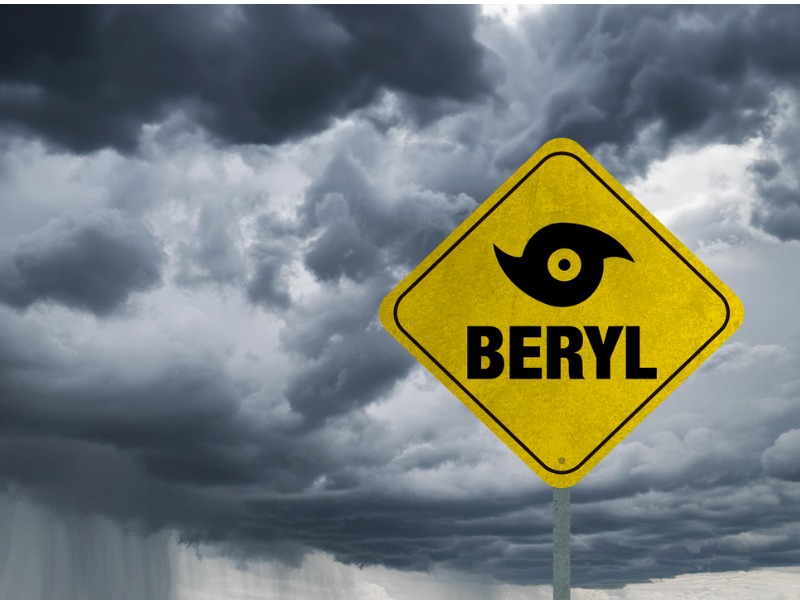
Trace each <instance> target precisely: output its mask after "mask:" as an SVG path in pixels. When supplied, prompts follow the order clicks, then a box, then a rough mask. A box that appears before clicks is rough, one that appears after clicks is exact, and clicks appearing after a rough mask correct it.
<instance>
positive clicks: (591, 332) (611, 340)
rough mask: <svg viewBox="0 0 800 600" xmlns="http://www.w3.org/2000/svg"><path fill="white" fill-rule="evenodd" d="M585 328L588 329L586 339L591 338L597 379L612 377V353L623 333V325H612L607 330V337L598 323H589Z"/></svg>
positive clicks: (590, 343)
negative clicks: (602, 334)
mask: <svg viewBox="0 0 800 600" xmlns="http://www.w3.org/2000/svg"><path fill="white" fill-rule="evenodd" d="M584 329H585V330H586V339H588V340H589V345H590V346H591V347H592V352H594V357H595V363H596V365H597V379H611V355H612V354H613V353H614V348H616V347H617V342H618V341H619V337H620V336H621V335H622V327H621V326H620V325H610V326H609V328H608V331H606V339H603V338H602V337H601V335H600V328H599V327H597V326H596V325H587V326H586V327H584Z"/></svg>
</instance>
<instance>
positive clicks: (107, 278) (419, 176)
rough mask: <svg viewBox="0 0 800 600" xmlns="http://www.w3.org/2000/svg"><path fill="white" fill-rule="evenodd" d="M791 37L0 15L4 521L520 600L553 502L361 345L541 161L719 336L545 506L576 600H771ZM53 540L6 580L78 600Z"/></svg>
mask: <svg viewBox="0 0 800 600" xmlns="http://www.w3.org/2000/svg"><path fill="white" fill-rule="evenodd" d="M798 30H800V10H798V9H796V8H775V7H725V8H719V7H706V8H694V7H684V6H681V7H669V8H641V7H575V8H571V7H560V6H559V7H546V8H542V9H537V10H530V11H520V10H512V11H502V10H499V9H492V10H481V9H478V8H463V7H437V8H428V7H394V8H362V7H291V8H287V7H263V8H258V7H245V8H238V7H233V6H225V7H202V8H196V7H193V8H189V7H169V8H165V7H111V8H108V7H84V8H72V7H70V8H66V7H65V8H59V7H34V8H14V7H3V8H2V9H0V207H1V208H0V211H1V212H0V214H1V215H2V218H0V486H2V489H3V490H4V491H5V495H6V498H5V499H4V500H3V501H4V502H5V503H11V504H7V506H18V507H19V506H28V505H30V506H36V507H37V508H36V509H35V510H43V511H49V512H48V514H53V515H57V516H56V517H53V518H55V519H66V520H67V521H69V519H79V518H85V519H103V523H109V524H110V525H108V527H113V526H116V525H113V524H117V525H119V526H120V527H121V526H122V525H123V524H127V525H128V526H129V527H132V530H133V531H135V532H136V536H139V537H140V538H141V540H142V544H145V545H144V546H141V547H137V548H139V550H137V552H142V553H145V554H146V555H147V556H150V557H153V556H156V557H158V556H160V555H159V554H158V553H159V552H162V553H164V554H165V555H166V554H169V553H170V552H175V551H176V550H175V549H174V547H173V546H174V540H180V542H181V543H184V544H185V543H190V544H197V545H200V546H202V547H203V548H206V549H208V550H207V551H208V552H211V553H218V554H219V555H224V556H229V557H233V558H234V559H236V560H239V559H253V561H255V562H258V561H266V563H265V564H267V563H268V564H275V565H286V566H289V567H294V566H298V565H302V564H306V565H308V564H311V565H312V566H311V567H304V568H310V569H312V570H313V568H315V567H314V565H317V567H318V568H323V567H320V566H319V565H320V564H323V563H324V565H331V564H340V565H363V566H369V567H374V568H379V569H385V570H386V572H392V573H394V572H400V571H402V572H416V573H450V574H461V575H463V576H464V577H465V578H466V577H467V575H468V580H469V581H471V582H472V581H474V582H476V583H475V585H478V582H479V583H480V585H489V584H497V585H506V586H515V585H529V584H546V583H548V582H549V581H550V577H551V571H550V569H551V558H550V552H551V548H550V540H551V514H550V501H551V495H552V494H551V489H550V488H549V487H547V486H546V485H545V484H543V483H542V482H541V481H540V480H539V479H538V478H537V477H536V475H534V474H533V473H532V472H531V471H530V470H529V469H528V468H527V467H526V466H525V465H524V464H523V463H522V462H521V461H519V459H517V458H516V456H514V455H513V454H512V453H511V452H510V451H509V450H508V449H507V448H505V446H503V445H502V444H501V443H500V442H499V441H498V440H497V439H495V438H494V436H493V435H492V434H491V433H490V432H489V431H488V430H487V429H485V427H484V426H483V425H482V424H480V423H479V422H478V421H477V420H476V419H475V418H474V417H473V416H472V415H471V414H470V413H469V412H468V411H467V409H466V408H464V407H463V406H462V405H461V403H460V402H459V401H458V400H456V399H455V398H454V397H452V396H451V395H450V394H449V393H448V392H447V391H446V390H445V389H444V387H443V386H441V385H440V384H439V383H438V382H436V381H435V380H434V378H433V377H432V376H431V375H429V374H428V373H426V372H424V371H423V370H422V369H421V367H419V366H417V365H416V363H415V362H414V361H413V359H412V358H411V357H410V356H409V355H408V354H407V353H406V352H405V350H403V349H402V348H401V347H400V345H399V344H398V343H397V342H396V341H394V340H393V339H392V338H391V337H390V336H389V335H388V334H387V333H386V332H385V331H384V330H383V328H382V327H381V325H380V324H379V321H378V317H377V310H378V304H379V303H380V301H381V299H382V298H383V297H384V296H385V295H386V293H387V292H388V290H389V289H391V287H392V286H393V285H394V284H395V283H396V282H397V281H398V280H399V279H400V278H401V277H403V276H404V275H405V274H406V273H408V272H409V271H410V269H411V268H413V266H415V265H416V264H417V263H418V262H419V261H420V260H421V259H422V258H423V257H424V256H425V255H426V254H427V253H428V252H430V251H431V250H432V249H433V248H434V247H435V246H436V245H437V244H438V243H439V242H440V241H441V240H442V239H443V238H444V237H445V236H446V235H447V234H448V233H449V232H450V231H452V229H453V228H454V227H455V226H456V225H458V224H459V223H460V222H461V221H462V220H463V219H464V218H465V217H466V216H467V215H468V214H469V213H470V212H471V211H472V210H473V209H474V208H475V207H476V206H477V205H478V204H479V203H481V202H482V201H483V200H484V199H485V198H486V197H487V196H488V195H489V194H490V193H491V192H492V191H493V190H494V189H495V188H496V187H497V186H498V185H500V184H501V183H502V182H503V181H504V180H505V179H506V178H507V177H508V176H509V175H510V174H511V173H513V171H514V170H516V168H517V167H518V166H519V165H520V164H521V163H522V162H523V161H524V160H525V159H527V158H528V156H530V155H531V154H532V153H533V152H534V151H535V150H536V149H537V148H538V147H539V146H540V145H541V144H542V143H544V142H545V141H547V140H548V139H550V138H552V137H560V136H563V137H570V138H572V139H575V140H576V141H577V142H579V143H580V144H582V145H583V146H584V147H585V148H586V149H587V150H589V152H591V153H592V154H593V155H594V156H595V157H596V158H597V159H598V160H599V161H600V162H601V163H602V164H603V165H604V166H605V167H606V168H607V169H608V170H609V171H610V172H612V173H613V174H614V175H615V176H616V177H617V178H618V179H619V180H620V181H621V182H623V184H624V185H626V187H628V189H629V190H631V191H632V192H633V193H634V195H635V196H636V197H637V198H638V199H639V200H640V201H641V202H642V203H643V204H644V205H645V206H646V207H648V208H649V209H650V210H651V211H652V212H653V213H655V214H656V216H658V217H659V218H660V219H662V220H663V221H664V222H665V224H666V225H667V226H668V227H669V228H670V229H671V230H672V231H674V232H675V234H676V235H677V236H678V237H679V238H680V239H681V240H682V241H683V242H684V243H685V244H686V245H687V246H689V247H690V248H691V249H692V250H693V251H694V252H696V253H697V254H698V256H699V257H700V258H701V259H702V260H703V261H704V262H706V264H708V265H709V266H710V268H711V269H712V270H713V271H714V272H716V273H717V274H718V275H719V276H720V278H721V279H722V280H723V281H725V282H726V284H728V286H729V287H730V288H731V289H732V290H733V291H734V292H735V293H736V294H737V295H738V296H739V297H740V298H741V299H742V301H743V303H744V307H745V315H746V316H745V322H744V325H743V326H742V328H741V329H740V330H739V332H738V333H737V334H736V335H735V336H734V337H733V338H732V339H731V341H730V342H728V343H727V344H726V345H725V346H724V347H723V348H722V349H721V350H720V351H719V352H718V353H717V354H716V355H715V356H714V357H712V359H711V360H710V361H709V362H708V363H707V364H706V365H705V366H704V367H702V368H701V369H700V370H699V371H698V372H697V373H695V374H694V375H692V376H691V377H690V379H689V380H688V381H687V382H686V383H685V384H684V385H683V386H681V388H679V390H678V391H677V392H676V393H675V394H673V396H671V397H670V398H669V399H668V400H666V401H665V402H664V404H663V405H662V406H661V407H659V408H658V409H657V410H656V411H655V412H654V413H653V414H652V415H651V416H650V417H649V418H648V420H647V421H645V423H644V424H643V425H642V426H641V427H640V428H639V429H637V430H636V431H635V432H634V433H633V434H632V435H631V436H629V437H628V438H627V439H626V441H625V442H624V443H622V444H621V445H620V446H619V447H618V448H616V449H615V450H614V451H613V452H612V453H611V454H610V455H609V456H608V457H607V458H606V459H604V461H603V462H602V463H601V464H600V465H599V466H598V467H597V469H596V470H595V471H593V472H592V473H591V474H590V475H589V476H588V477H587V478H586V479H585V480H583V481H582V482H581V483H580V484H579V485H578V486H576V487H575V488H574V490H573V494H572V497H573V534H574V537H573V571H572V573H573V581H575V583H576V585H581V586H583V587H591V588H599V587H620V586H623V585H626V584H636V583H639V582H646V581H647V580H649V579H651V578H669V577H674V576H678V575H685V574H691V573H698V572H702V573H705V572H721V571H731V570H747V569H753V568H761V567H769V568H782V567H787V566H797V565H800V541H798V540H800V379H799V378H798V376H797V372H796V368H795V367H796V364H797V358H798V352H800V347H798V342H799V341H800V318H798V312H797V310H798V309H797V306H798V302H797V297H798V293H800V278H799V277H797V275H796V273H797V269H798V265H800V243H799V240H800V169H799V168H798V164H799V163H798V161H800V47H799V46H798V43H797V31H798ZM20 502H21V503H23V504H22V505H19V504H15V503H20ZM3 506H6V504H4V505H3ZM9 510H10V512H8V511H6V513H3V514H7V515H11V516H9V517H8V518H0V525H2V526H3V527H4V528H5V529H4V531H11V529H9V528H10V527H12V525H10V523H14V522H15V519H14V518H12V517H13V516H14V515H15V514H16V515H19V514H23V513H24V510H34V509H33V508H29V509H23V508H18V509H17V510H16V512H14V510H11V509H9ZM21 511H22V512H21ZM0 512H2V511H0ZM25 514H27V513H25ZM36 514H39V513H36ZM0 516H2V515H0ZM46 521H47V519H45V518H44V517H42V518H41V519H39V520H36V519H33V520H31V519H28V521H25V520H24V519H23V524H24V523H29V524H30V523H34V522H35V523H40V525H37V526H41V527H45V525H42V523H44V522H46ZM47 522H49V521H47ZM69 522H71V523H74V521H69ZM3 524H5V525H3ZM22 526H23V525H17V527H22ZM31 526H32V527H33V525H31ZM78 529H80V527H78V526H77V525H75V526H74V527H73V528H72V529H70V527H66V529H64V530H63V531H62V530H59V531H62V533H60V534H59V535H60V536H62V538H63V539H64V540H67V541H65V542H64V544H63V545H62V546H55V547H50V548H48V549H47V552H48V553H49V554H47V559H46V560H44V559H42V560H39V561H38V562H36V561H34V563H30V564H35V565H39V566H38V567H35V568H34V567H29V568H30V569H32V570H33V571H32V574H31V575H30V577H32V578H37V577H38V578H40V579H41V578H45V579H46V578H47V577H51V578H52V577H56V574H57V573H61V574H62V575H63V576H64V577H66V579H64V581H67V582H72V583H64V584H63V585H65V586H66V585H73V586H76V585H78V583H76V582H78V581H94V580H93V579H91V577H88V576H87V575H86V573H88V572H89V571H91V570H92V568H94V567H93V561H92V560H90V559H89V558H86V557H87V556H91V552H96V549H95V550H91V547H92V544H91V543H90V542H89V541H90V540H93V539H96V537H92V536H94V535H95V534H94V533H93V534H91V535H89V534H87V533H86V532H83V533H80V532H78V531H77V530H78ZM15 531H17V533H18V535H20V536H22V538H24V537H25V535H26V534H25V532H24V531H21V530H19V529H17V530H15ZM20 531H21V533H20ZM92 531H94V530H92ZM98 535H99V534H98ZM87 536H88V537H87ZM101 537H102V536H101ZM22 538H20V539H22ZM62 538H59V539H62ZM7 539H13V538H12V537H7ZM104 539H106V538H104ZM116 539H117V538H115V537H113V536H111V537H107V539H106V541H105V542H104V543H107V544H111V545H114V544H116V546H114V547H115V548H118V549H119V548H122V550H119V552H122V554H121V555H125V552H128V550H125V548H128V546H124V544H127V543H132V542H124V543H123V542H121V541H116V542H115V541H114V540H116ZM87 540H89V541H87ZM170 540H172V541H170ZM0 544H2V540H1V539H0ZM123 546H124V548H123ZM170 548H172V549H170ZM4 552H5V554H3V553H4ZM9 552H11V550H10V549H9V547H5V548H4V547H2V546H0V556H8V553H9ZM37 552H38V551H37ZM130 552H133V551H132V550H131V551H130ZM59 553H63V555H64V557H63V560H62V558H59V557H60V556H61V555H60V554H59ZM87 553H88V554H87ZM74 555H79V556H83V557H84V558H83V559H75V558H74ZM67 557H73V558H67ZM309 557H317V558H315V559H314V560H317V562H316V563H315V562H313V561H312V562H311V563H309V562H308V560H309ZM319 557H322V558H319ZM148 560H150V559H148ZM148 560H144V559H142V560H140V561H138V562H137V561H133V562H135V563H136V564H137V565H138V567H137V568H141V569H142V570H143V571H142V572H143V573H144V572H146V573H148V575H147V577H153V578H154V579H153V581H155V582H170V581H172V582H173V583H164V584H163V586H161V587H158V586H159V585H161V584H158V585H157V584H156V583H153V586H155V587H152V589H150V588H148V589H147V590H145V591H144V592H142V593H143V594H144V596H143V597H147V598H149V599H150V600H161V599H165V600H166V599H169V598H171V597H175V594H176V591H175V590H176V586H175V585H174V581H175V577H172V578H171V575H170V572H169V566H168V565H169V561H164V562H163V564H162V563H161V562H159V561H158V560H157V559H155V558H154V559H152V560H151V561H150V562H148ZM304 560H305V561H306V562H305V563H304V562H303V561H304ZM70 561H72V562H70ZM319 561H322V563H320V562H319ZM325 561H329V562H325ZM23 562H24V561H23ZM6 564H7V565H11V564H12V563H11V562H8V561H6ZM65 565H66V566H65ZM95 566H96V565H95ZM8 568H9V569H10V567H8ZM36 568H38V569H40V571H42V572H41V573H36ZM130 568H133V567H130ZM197 568H200V567H197ZM325 568H327V567H325ZM164 570H166V571H164ZM10 572H11V571H8V570H7V571H6V575H5V576H4V577H0V579H1V580H4V581H5V582H6V583H5V584H4V585H12V584H10V583H8V581H10V579H8V573H10ZM2 573H3V571H2V568H0V575H2ZM54 573H55V574H54ZM65 573H66V574H67V575H64V574H65ZM69 573H72V575H69ZM786 573H791V574H793V576H795V577H797V575H796V571H786ZM60 576H61V575H59V577H60ZM459 576H460V575H459ZM87 577H88V578H87ZM455 577H456V576H453V578H455ZM15 581H16V580H15ZM98 581H99V580H98ZM14 585H17V584H16V583H15V584H14ZM19 585H23V584H21V583H19ZM81 585H82V584H81ZM443 585H444V584H443ZM0 589H2V588H0ZM20 589H21V588H20ZM26 589H27V588H26ZM62 589H67V588H62ZM69 589H76V590H77V589H78V588H74V587H73V588H69ZM453 589H456V588H453ZM459 589H460V588H459ZM504 589H506V588H504ZM507 589H511V588H507ZM514 589H516V588H514ZM154 590H156V591H154ZM158 590H160V591H158ZM31 593H33V592H31ZM43 593H45V592H43ZM74 593H75V594H83V595H82V596H81V597H82V598H84V599H85V600H94V598H95V597H96V598H98V599H100V598H104V599H105V598H107V597H108V593H107V589H103V585H99V584H98V585H97V586H95V588H94V589H93V590H83V591H80V592H77V591H76V592H74ZM386 593H387V596H386V597H392V598H395V597H396V598H400V597H401V596H399V595H396V596H390V595H388V592H386ZM454 593H455V592H454ZM509 593H510V592H509ZM92 594H95V595H92ZM458 594H460V596H459V597H461V598H464V597H466V596H464V594H463V590H462V591H459V592H458ZM16 597H17V598H22V597H23V596H22V595H17V596H16ZM31 597H32V598H33V597H34V596H31ZM36 597H37V598H39V597H46V593H45V596H36ZM51 597H53V598H56V596H51ZM76 597H77V596H76ZM131 597H132V598H133V597H134V596H131ZM363 597H364V598H372V597H373V596H369V595H366V592H365V595H364V596H363ZM374 597H375V598H382V597H383V596H380V595H376V596H374ZM475 597H478V596H475ZM508 597H509V598H511V597H512V596H508ZM136 598H138V596H136ZM58 600H62V599H61V598H60V597H59V598H58Z"/></svg>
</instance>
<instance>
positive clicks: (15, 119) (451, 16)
mask: <svg viewBox="0 0 800 600" xmlns="http://www.w3.org/2000/svg"><path fill="white" fill-rule="evenodd" d="M2 13H3V18H2V19H0V22H2V25H0V39H2V42H1V43H0V54H1V55H2V59H0V82H2V93H0V119H2V121H3V122H5V123H6V124H7V125H10V126H13V127H17V128H22V129H23V130H31V131H34V132H36V133H38V134H41V135H43V136H45V137H46V138H47V139H49V140H51V141H53V142H56V143H58V144H61V145H64V146H66V147H68V148H70V149H73V150H75V151H79V152H85V151H91V150H95V149H98V148H102V147H106V146H111V147H114V148H117V149H120V150H129V149H131V148H132V147H134V146H135V145H136V143H137V140H138V137H139V133H140V130H141V127H142V125H144V124H147V123H152V122H155V121H161V120H163V119H164V118H165V117H166V116H167V115H168V114H169V113H171V112H173V111H175V110H178V109H179V110H181V111H184V112H187V113H189V114H191V115H192V116H193V118H194V119H195V120H196V121H197V122H199V123H200V124H202V125H203V126H205V127H206V128H207V129H208V130H209V131H211V132H212V133H213V134H214V135H216V136H218V137H220V138H222V139H223V140H226V141H230V142H234V143H267V144H274V143H278V142H281V141H283V140H286V139H290V138H294V137H297V136H300V135H303V134H307V133H310V132H316V131H319V130H320V129H323V128H324V127H326V126H327V125H328V124H329V123H330V121H331V120H332V119H333V118H335V117H340V116H343V115H345V114H347V113H348V112H349V111H351V110H353V109H356V108H359V107H362V106H364V105H366V104H368V103H369V102H370V101H372V100H373V99H374V98H375V96H376V94H377V93H378V92H379V91H380V90H382V89H390V90H394V91H397V92H400V93H402V94H405V95H408V96H410V97H413V98H415V99H418V100H424V99H430V100H431V101H434V102H435V101H437V100H438V99H440V98H444V99H450V100H454V101H459V102H466V101H471V100H475V99H477V98H480V97H482V96H485V95H486V94H488V93H489V92H490V91H491V87H492V77H493V76H490V74H489V72H488V69H487V66H486V64H485V63H486V50H485V49H484V48H483V47H482V46H481V45H479V44H478V43H477V42H476V41H475V40H474V38H473V30H474V27H475V16H474V10H473V9H472V8H464V7H427V8H417V7H401V6H395V7H380V8H379V7H371V8H360V7H359V8H357V7H325V8H320V7H310V6H306V7H279V6H273V7H234V6H229V7H206V8H202V9H195V10H189V9H186V8H181V7H173V8H164V7H161V8H158V9H156V8H152V7H149V8H148V7H123V6H117V7H83V8H80V9H75V10H65V9H62V8H58V7H47V8H45V7H41V8H37V7H6V8H5V9H3V11H2ZM423 104H424V103H423Z"/></svg>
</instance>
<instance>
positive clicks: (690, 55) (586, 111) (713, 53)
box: [503, 6, 800, 176]
mask: <svg viewBox="0 0 800 600" xmlns="http://www.w3.org/2000/svg"><path fill="white" fill-rule="evenodd" d="M799 22H800V11H798V10H797V9H796V8H795V7H780V8H777V7H736V8H731V9H729V10H725V11H719V10H715V9H714V8H711V7H634V8H630V7H620V6H603V7H592V8H588V7H569V8H566V7H565V8H561V7H559V8H550V9H547V10H545V11H544V12H543V14H542V15H536V16H535V17H531V18H529V20H528V25H529V27H528V28H527V35H528V38H529V44H530V46H531V47H532V48H534V49H535V50H536V51H537V52H538V53H539V55H540V56H541V57H542V62H543V64H545V65H546V66H547V71H548V72H549V73H551V74H552V75H551V77H550V78H548V80H547V81H546V84H547V86H548V88H549V89H547V88H546V89H541V90H539V91H538V94H539V98H540V101H541V111H542V112H541V116H537V118H535V119H533V120H532V125H530V126H529V128H528V131H529V135H527V136H526V139H524V141H521V142H520V144H521V145H520V148H519V149H518V150H515V151H511V152H508V153H506V155H505V156H504V157H503V161H504V163H503V164H507V166H508V168H515V167H516V166H517V165H518V164H520V163H521V162H522V160H524V158H526V157H527V154H530V150H531V148H532V147H535V145H536V144H531V141H530V138H531V136H533V137H535V138H536V139H537V141H539V142H541V141H544V140H546V139H549V138H551V137H556V136H559V137H569V138H572V139H575V140H576V141H578V142H579V143H581V144H582V145H584V146H585V147H587V148H588V149H590V150H591V151H595V152H598V153H599V154H600V155H601V159H602V162H604V164H606V166H608V167H610V168H611V170H612V171H613V172H615V173H618V174H621V175H622V176H628V175H630V174H633V173H641V172H643V171H644V170H645V169H646V168H647V166H648V165H649V163H650V162H651V161H652V160H653V159H656V158H660V157H663V156H664V154H665V152H667V151H668V150H669V149H670V148H672V147H673V146H674V145H675V144H678V143H690V144H704V143H710V142H722V143H733V144H735V143H740V142H742V141H744V140H746V139H749V138H752V137H754V136H756V135H758V134H759V133H761V132H763V131H765V129H766V127H767V126H768V124H769V119H770V117H771V116H772V115H773V114H774V112H775V110H776V108H777V103H776V97H775V95H774V92H775V91H776V88H778V87H780V86H789V87H794V86H796V85H797V83H798V79H797V77H798V70H797V66H798V65H797V63H798V61H797V58H796V57H797V52H796V47H795V43H794V39H793V37H794V36H793V34H792V31H794V30H795V29H796V27H797V26H798V23H799ZM509 71H510V72H514V73H515V76H516V77H521V76H522V77H524V75H525V72H524V71H523V72H519V70H518V69H515V68H514V66H513V65H510V66H509ZM526 152H527V154H526Z"/></svg>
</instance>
